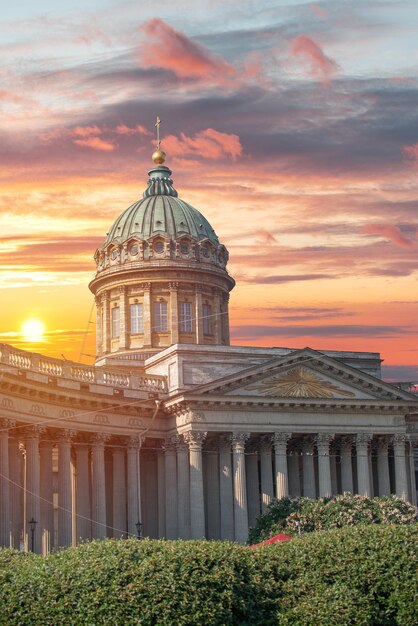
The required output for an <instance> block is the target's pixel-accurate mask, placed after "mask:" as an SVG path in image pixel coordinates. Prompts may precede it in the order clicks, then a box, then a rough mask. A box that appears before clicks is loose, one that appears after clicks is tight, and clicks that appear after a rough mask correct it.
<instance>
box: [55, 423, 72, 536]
mask: <svg viewBox="0 0 418 626" xmlns="http://www.w3.org/2000/svg"><path fill="white" fill-rule="evenodd" d="M71 436H72V433H71V431H63V432H62V433H61V437H60V439H59V440H58V547H59V548H65V547H67V546H71V544H72V493H71Z"/></svg>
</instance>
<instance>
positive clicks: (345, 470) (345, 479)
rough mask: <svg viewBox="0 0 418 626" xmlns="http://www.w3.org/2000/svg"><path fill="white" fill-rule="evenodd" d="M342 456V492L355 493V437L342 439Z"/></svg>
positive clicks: (349, 436)
mask: <svg viewBox="0 0 418 626" xmlns="http://www.w3.org/2000/svg"><path fill="white" fill-rule="evenodd" d="M340 444H341V445H340V455H341V491H342V492H343V493H345V492H346V491H348V492H350V493H354V483H353V463H352V452H353V437H352V436H351V435H344V437H341V439H340Z"/></svg>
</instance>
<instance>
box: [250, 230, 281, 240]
mask: <svg viewBox="0 0 418 626" xmlns="http://www.w3.org/2000/svg"><path fill="white" fill-rule="evenodd" d="M252 235H253V236H254V235H256V236H257V240H258V241H259V242H260V243H277V239H276V238H275V236H274V235H273V234H272V233H271V232H269V231H268V230H266V229H265V228H258V229H257V230H254V232H253V233H252Z"/></svg>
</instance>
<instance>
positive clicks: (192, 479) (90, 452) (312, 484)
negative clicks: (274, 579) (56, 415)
mask: <svg viewBox="0 0 418 626" xmlns="http://www.w3.org/2000/svg"><path fill="white" fill-rule="evenodd" d="M1 425H2V428H1V429H0V543H1V545H3V546H12V547H15V548H20V549H29V550H34V551H35V552H43V553H47V552H49V551H50V550H52V549H54V548H58V547H63V546H69V545H75V544H77V543H78V542H81V541H87V540H90V539H93V538H98V539H101V538H104V537H106V536H110V537H116V538H126V537H128V536H134V537H136V536H138V533H139V531H140V529H141V527H142V530H143V532H144V534H145V535H148V536H151V537H161V538H162V537H165V538H167V539H177V538H180V539H203V538H205V537H206V538H208V539H222V540H231V541H234V540H235V541H238V542H241V543H243V542H245V541H246V540H247V537H248V529H249V526H252V525H253V524H254V523H255V520H256V517H257V515H259V514H260V513H262V512H264V511H265V510H266V508H267V507H268V505H269V503H270V502H271V500H272V499H273V498H275V497H277V498H280V497H283V496H286V495H291V496H295V497H296V496H300V495H304V496H308V497H312V498H315V497H319V496H330V495H333V494H336V493H342V492H344V491H350V492H355V493H360V494H363V495H369V496H372V495H389V494H390V493H396V495H398V496H399V497H401V498H404V499H409V500H410V501H412V502H413V503H416V486H415V475H414V471H413V460H412V457H411V455H413V445H414V443H415V442H413V441H410V440H409V439H407V437H406V436H405V435H403V434H395V435H389V434H388V435H373V434H371V433H359V434H353V435H347V434H338V435H335V434H334V433H323V432H321V433H311V434H298V435H295V434H294V433H291V432H282V431H280V432H275V433H264V434H260V435H254V434H250V433H247V432H241V431H240V432H229V433H216V434H215V433H207V432H201V431H193V430H190V431H187V432H185V433H183V434H180V435H179V434H177V435H174V436H171V437H169V438H167V439H165V440H149V441H147V442H144V441H142V440H141V439H140V438H139V437H130V438H121V437H119V438H117V437H110V436H108V435H105V434H102V433H91V434H90V435H86V434H83V435H82V434H80V433H78V432H76V431H72V430H59V429H45V428H43V427H37V426H31V427H25V428H21V427H19V426H16V424H14V423H13V422H11V421H10V420H2V424H1Z"/></svg>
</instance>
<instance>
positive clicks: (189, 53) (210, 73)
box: [139, 18, 237, 84]
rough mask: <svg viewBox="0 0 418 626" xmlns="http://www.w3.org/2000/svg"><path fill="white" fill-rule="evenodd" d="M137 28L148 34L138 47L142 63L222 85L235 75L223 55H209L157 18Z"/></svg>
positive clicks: (181, 76)
mask: <svg viewBox="0 0 418 626" xmlns="http://www.w3.org/2000/svg"><path fill="white" fill-rule="evenodd" d="M140 30H141V31H142V32H143V33H144V34H145V35H146V36H147V40H146V42H144V43H143V45H141V47H140V50H139V53H140V61H141V63H142V64H143V65H146V66H151V67H160V68H162V69H166V70H171V71H172V72H174V73H175V74H176V76H178V77H179V78H197V79H199V78H200V79H212V80H216V82H218V83H221V84H225V83H231V81H234V80H235V79H236V78H237V72H236V70H235V69H234V67H233V66H232V65H231V64H229V63H228V62H226V61H225V60H224V59H222V57H219V56H215V55H212V54H211V53H210V52H209V51H208V50H206V49H205V48H204V47H203V46H200V45H198V44H196V43H195V42H193V41H192V40H191V39H189V38H188V37H186V35H184V34H183V33H180V32H179V31H177V30H175V29H174V28H172V27H171V26H169V24H166V23H165V22H163V21H162V20H160V19H159V18H154V19H152V20H148V21H147V22H145V23H144V24H142V25H141V26H140Z"/></svg>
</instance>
